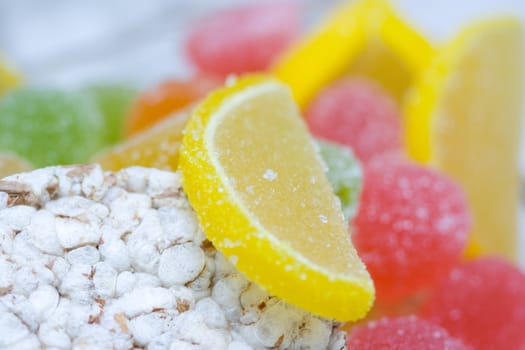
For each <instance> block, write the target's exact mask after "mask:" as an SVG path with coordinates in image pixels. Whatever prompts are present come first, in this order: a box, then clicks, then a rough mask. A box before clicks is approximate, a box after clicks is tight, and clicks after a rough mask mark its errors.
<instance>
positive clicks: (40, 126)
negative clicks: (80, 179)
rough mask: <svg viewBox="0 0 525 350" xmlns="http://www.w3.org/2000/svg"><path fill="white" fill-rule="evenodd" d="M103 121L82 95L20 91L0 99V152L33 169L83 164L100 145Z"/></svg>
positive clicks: (32, 89) (92, 105)
mask: <svg viewBox="0 0 525 350" xmlns="http://www.w3.org/2000/svg"><path fill="white" fill-rule="evenodd" d="M103 132H104V118H103V116H102V114H101V113H100V112H99V109H98V107H97V104H96V103H95V102H94V101H93V99H92V98H91V97H90V96H89V95H87V94H84V93H75V92H66V91H60V90H55V89H37V88H24V89H20V90H15V91H12V92H10V93H8V94H7V95H5V96H3V97H2V98H1V99H0V152H6V151H7V152H13V153H16V154H18V155H20V156H22V157H24V158H26V159H28V160H29V161H30V162H31V163H33V165H34V166H36V167H42V166H48V165H59V164H73V163H83V162H86V161H88V159H89V158H90V156H91V155H93V154H94V153H96V152H97V151H98V150H100V149H101V147H102V146H103V144H104V136H103V135H104V133H103Z"/></svg>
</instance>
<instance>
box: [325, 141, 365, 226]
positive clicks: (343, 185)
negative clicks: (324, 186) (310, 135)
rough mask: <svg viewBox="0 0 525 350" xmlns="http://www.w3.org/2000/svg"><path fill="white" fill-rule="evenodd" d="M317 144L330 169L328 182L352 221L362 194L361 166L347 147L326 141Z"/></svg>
mask: <svg viewBox="0 0 525 350" xmlns="http://www.w3.org/2000/svg"><path fill="white" fill-rule="evenodd" d="M317 144H318V145H319V151H320V153H321V157H322V158H323V160H324V162H325V164H326V166H327V167H328V171H327V173H326V174H327V176H328V180H329V181H330V184H331V185H332V187H333V189H334V192H335V194H336V195H337V197H339V200H340V201H341V207H342V209H343V213H344V214H345V218H346V219H347V220H352V219H353V218H354V216H355V214H356V212H357V206H358V202H359V195H360V194H361V187H362V172H361V165H360V164H359V161H358V160H357V159H356V158H355V157H354V155H353V154H352V152H351V151H350V150H349V149H348V148H347V147H342V146H339V145H337V144H335V143H332V142H328V141H324V140H317Z"/></svg>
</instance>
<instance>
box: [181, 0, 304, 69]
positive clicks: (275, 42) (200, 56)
mask: <svg viewBox="0 0 525 350" xmlns="http://www.w3.org/2000/svg"><path fill="white" fill-rule="evenodd" d="M298 32H299V9H298V6H297V3H296V2H295V1H289V0H286V1H271V2H262V3H254V4H252V5H245V6H243V7H238V8H233V9H229V10H225V11H223V12H220V13H216V14H213V15H211V16H209V17H207V18H202V19H199V20H198V22H196V23H195V25H194V26H193V28H192V30H191V32H190V33H189V35H188V38H187V41H186V49H187V53H188V56H189V57H190V59H191V61H192V62H193V63H194V64H195V65H196V66H197V67H198V68H199V70H200V71H201V72H206V73H212V74H219V75H223V76H224V75H227V74H230V73H236V74H239V73H245V72H254V71H261V70H265V69H267V68H268V67H269V65H270V64H271V62H272V61H273V60H274V59H275V57H276V56H277V55H278V54H279V53H280V52H281V51H282V50H283V49H284V48H286V47H287V46H288V45H289V44H290V43H291V42H292V40H293V39H294V38H295V37H296V36H297V34H298Z"/></svg>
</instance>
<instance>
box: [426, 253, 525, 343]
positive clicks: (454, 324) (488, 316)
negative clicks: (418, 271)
mask: <svg viewBox="0 0 525 350" xmlns="http://www.w3.org/2000/svg"><path fill="white" fill-rule="evenodd" d="M421 315H422V316H423V317H425V318H427V319H429V320H431V321H433V322H436V323H437V324H440V325H441V326H443V327H444V328H446V329H447V330H448V331H449V332H450V333H451V334H453V335H454V336H456V337H458V338H462V339H463V340H464V341H465V343H468V344H471V345H472V346H473V347H474V348H475V349H479V350H489V349H506V350H518V349H520V350H521V349H524V348H525V333H524V332H523V330H524V329H525V274H524V273H523V271H520V270H519V269H518V268H517V267H516V266H513V265H511V264H510V263H508V262H506V261H505V260H503V259H502V258H497V257H484V258H479V259H476V260H473V261H469V262H465V263H463V264H461V265H459V266H457V267H456V268H454V269H453V270H452V271H450V273H449V275H448V278H447V279H446V280H445V281H444V282H443V283H442V284H441V285H440V286H439V287H438V288H437V289H436V290H435V291H434V293H433V294H432V296H431V298H430V299H429V300H428V302H427V303H426V304H425V305H424V306H423V309H422V313H421Z"/></svg>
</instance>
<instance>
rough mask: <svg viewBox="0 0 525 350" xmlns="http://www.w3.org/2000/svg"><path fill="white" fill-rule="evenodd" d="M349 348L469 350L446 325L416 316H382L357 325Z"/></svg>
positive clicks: (351, 349) (359, 349)
mask: <svg viewBox="0 0 525 350" xmlns="http://www.w3.org/2000/svg"><path fill="white" fill-rule="evenodd" d="M347 344H348V350H470V348H469V347H467V346H466V345H465V344H463V342H462V341H461V340H459V339H456V338H453V337H452V336H451V335H450V334H449V333H448V332H447V331H446V330H445V329H443V328H441V327H440V326H438V325H435V324H433V323H431V322H428V321H425V320H423V319H419V318H417V317H415V316H408V317H399V318H382V319H380V320H378V321H370V322H368V323H367V324H365V325H363V326H359V327H356V328H355V329H353V330H352V332H351V333H350V335H349V337H348V340H347Z"/></svg>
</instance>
